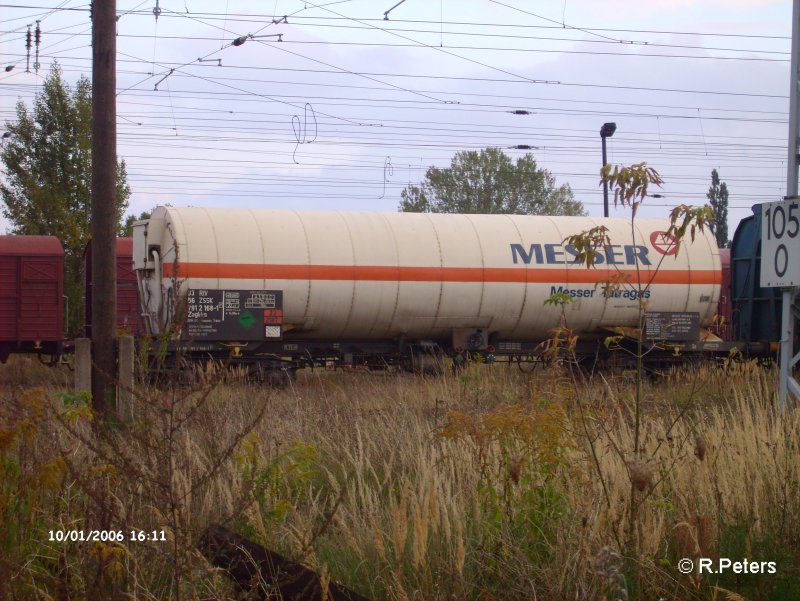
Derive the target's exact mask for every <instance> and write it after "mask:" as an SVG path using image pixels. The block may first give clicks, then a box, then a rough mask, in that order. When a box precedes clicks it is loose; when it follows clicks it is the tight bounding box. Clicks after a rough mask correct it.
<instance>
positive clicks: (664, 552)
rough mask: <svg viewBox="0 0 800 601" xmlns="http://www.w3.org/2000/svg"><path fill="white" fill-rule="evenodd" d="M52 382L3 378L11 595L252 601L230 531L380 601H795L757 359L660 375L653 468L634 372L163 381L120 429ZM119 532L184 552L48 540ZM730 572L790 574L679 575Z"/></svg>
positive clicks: (648, 419) (799, 426) (792, 470)
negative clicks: (205, 544)
mask: <svg viewBox="0 0 800 601" xmlns="http://www.w3.org/2000/svg"><path fill="white" fill-rule="evenodd" d="M9 369H10V370H17V371H15V372H13V373H11V372H9V371H8V370H9ZM32 369H33V367H32V366H27V367H25V368H20V367H19V366H14V365H11V366H7V367H6V368H5V369H4V370H3V371H0V379H2V380H3V381H4V383H5V384H6V385H5V386H4V389H3V392H2V393H1V394H2V399H0V403H2V406H3V410H2V411H1V412H0V419H2V421H0V430H1V431H2V432H0V440H2V441H3V444H2V446H0V453H1V455H0V456H1V457H2V465H3V466H4V468H3V469H4V472H3V482H4V487H5V489H4V493H3V494H4V497H3V503H2V504H0V517H2V519H3V520H4V522H3V523H0V534H3V533H11V534H13V537H12V538H13V539H14V541H15V542H14V543H13V544H6V545H5V547H2V549H3V553H4V555H5V558H4V559H2V561H0V570H1V571H2V574H0V577H2V579H3V580H4V581H5V582H6V583H10V584H6V585H3V586H5V587H6V588H5V589H2V596H4V597H5V598H14V595H16V596H17V598H27V596H29V595H28V593H30V591H34V590H35V591H37V592H39V593H41V594H43V593H45V592H46V593H47V594H49V595H53V596H55V595H56V591H57V589H58V587H59V586H62V587H63V586H64V582H65V581H68V582H69V586H70V587H72V590H74V591H76V596H80V595H78V594H77V593H80V592H82V594H84V595H89V594H91V591H93V590H97V589H96V588H93V587H97V586H105V587H106V590H108V591H113V592H114V594H115V595H116V596H118V597H119V598H130V597H131V596H136V597H137V598H177V597H179V596H180V597H183V598H189V599H194V598H198V599H199V598H219V599H222V598H233V593H232V591H231V589H230V587H229V586H228V585H227V583H225V581H224V579H222V578H221V577H219V576H218V575H217V574H215V573H214V572H213V570H210V569H209V567H208V566H207V565H206V564H205V563H204V562H203V561H202V559H201V558H199V556H198V555H197V554H196V553H195V552H194V551H193V546H192V545H193V541H195V540H196V537H197V536H198V535H199V533H201V532H202V530H203V529H204V528H205V527H206V526H207V525H208V524H210V523H212V522H215V521H220V520H224V521H226V522H227V523H228V524H231V525H233V526H234V527H235V528H237V529H238V530H239V531H241V532H242V533H244V534H245V535H247V536H250V537H251V538H254V539H256V540H258V541H260V542H262V543H264V544H267V545H268V546H270V547H272V548H275V549H276V550H279V551H282V552H284V553H286V554H288V555H290V556H292V557H296V558H300V559H302V560H303V561H304V562H306V563H307V564H309V565H311V566H313V567H315V568H317V569H319V570H321V571H323V570H324V571H325V572H326V573H328V574H330V576H331V577H332V578H334V579H336V580H339V581H341V582H343V583H345V584H346V585H347V586H349V587H351V588H354V589H356V590H358V591H359V592H361V593H363V594H365V595H367V596H370V597H373V598H375V599H408V598H417V599H454V598H455V599H478V598H481V599H490V598H497V599H519V598H531V599H532V598H536V599H566V598H569V599H615V598H619V599H625V598H627V599H651V598H664V599H693V598H698V599H713V598H725V595H726V594H727V593H724V592H721V589H724V590H729V591H735V592H738V593H739V594H741V595H742V596H743V597H744V598H753V599H773V598H774V599H781V598H782V599H791V598H796V597H792V596H791V595H793V594H795V593H794V592H793V589H792V588H791V586H792V583H793V582H794V581H795V579H796V578H797V575H798V570H799V569H800V560H798V557H799V556H800V494H798V493H800V490H799V489H800V417H798V415H797V413H796V412H795V413H792V414H788V415H776V414H775V412H774V410H773V407H774V406H775V398H774V394H775V393H774V390H775V373H774V371H772V370H763V369H761V368H758V367H757V366H755V365H753V364H749V363H745V364H737V365H733V366H731V367H730V368H728V369H727V370H724V369H722V368H718V367H704V366H700V367H693V368H687V369H685V370H682V371H680V372H676V373H674V374H672V375H671V376H669V377H668V378H665V379H662V380H660V381H657V382H648V383H646V385H645V390H644V399H645V402H644V411H645V420H644V428H643V434H642V448H643V449H644V452H643V453H642V454H641V455H640V456H639V457H633V456H631V450H632V449H633V437H634V433H633V429H632V425H631V424H632V409H631V407H632V400H631V394H632V393H631V383H630V382H631V379H630V377H628V376H627V375H626V374H618V375H615V376H610V375H606V376H605V377H600V376H596V377H595V378H594V379H592V380H591V381H589V382H585V381H583V380H582V379H581V378H579V377H577V376H573V374H571V372H570V371H569V370H568V369H566V368H558V367H553V368H550V369H548V370H540V371H536V372H534V373H533V374H524V373H521V372H520V371H519V370H517V369H516V368H515V367H513V368H507V367H506V366H501V365H494V366H479V365H475V366H471V367H470V368H469V369H468V370H467V371H466V372H464V373H462V374H460V375H459V376H453V375H446V376H442V377H438V378H432V379H421V378H417V377H412V376H406V375H384V374H368V373H362V372H352V373H329V372H308V373H302V374H301V375H300V378H299V380H298V382H297V384H296V385H295V386H294V387H292V388H291V389H289V390H286V391H282V392H278V393H270V392H269V391H266V390H264V389H259V388H256V387H253V386H250V385H247V384H244V383H236V382H228V383H226V384H225V385H223V386H218V387H216V388H215V389H213V390H212V391H211V392H210V393H209V394H208V395H207V398H206V397H204V396H203V395H204V393H203V392H202V391H198V392H195V393H189V392H187V391H185V390H177V391H170V390H155V389H153V390H149V391H148V392H147V394H146V395H145V396H143V398H141V399H140V400H139V402H138V405H137V409H136V412H137V413H136V415H137V420H136V422H135V423H134V424H133V425H132V426H131V427H128V428H127V429H122V430H117V431H114V433H113V436H111V435H103V436H100V435H98V434H97V432H95V430H94V429H93V428H92V426H91V424H90V423H89V422H88V421H87V420H86V419H85V418H84V417H82V416H83V413H81V412H80V410H79V409H78V407H79V403H78V404H77V405H76V404H70V403H69V402H68V403H67V404H66V405H65V403H64V400H63V398H62V397H60V396H59V394H58V391H57V386H56V385H57V384H58V383H57V382H53V384H52V385H50V386H48V388H47V389H33V388H31V384H32V383H33V382H36V381H37V377H38V378H39V380H41V377H39V376H30V374H29V373H28V370H32ZM37 373H38V372H37ZM48 377H49V376H48ZM15 381H16V382H18V384H14V382H15ZM67 400H68V401H69V400H70V398H69V397H67ZM9 408H13V411H11V410H9ZM262 409H263V415H260V414H259V412H260V411H261V410H262ZM59 461H61V462H62V463H59ZM48 466H49V467H48ZM54 466H55V467H54ZM48 470H49V471H48ZM53 472H55V475H54V474H53ZM47 474H50V479H49V480H48V478H47ZM632 481H633V482H634V485H635V486H634V488H635V490H636V492H635V499H634V502H635V503H636V504H637V507H638V513H637V515H638V517H637V520H636V521H637V527H636V528H635V531H630V528H629V526H628V516H629V512H630V503H631V489H632V487H631V482H632ZM104 491H105V493H108V494H107V495H106V496H104ZM23 497H25V498H24V501H25V502H24V503H22V500H23ZM20 517H22V518H23V519H22V522H23V525H22V526H19V527H14V526H11V525H10V520H12V519H17V520H18V521H19V518H20ZM104 520H105V522H104ZM101 523H107V524H109V525H110V526H111V527H113V528H115V529H116V528H124V529H126V530H129V529H131V528H141V529H154V528H155V529H159V530H160V529H164V530H165V531H166V532H167V538H168V539H169V540H168V542H167V543H160V544H155V543H133V542H126V543H124V544H122V545H116V546H114V545H109V549H111V550H113V548H119V549H121V551H119V555H118V556H114V555H113V553H112V555H111V556H110V558H109V557H104V558H103V557H100V558H99V557H98V551H96V550H95V551H92V548H91V547H90V546H89V545H80V544H72V545H70V546H69V547H65V546H64V545H58V544H55V543H47V542H46V541H45V538H46V533H47V531H49V530H51V529H55V528H56V527H63V528H67V527H70V528H77V529H81V528H82V529H87V528H88V527H91V525H93V524H101ZM15 528H16V529H15ZM9 540H10V539H9ZM175 541H177V543H175ZM65 548H68V549H69V553H68V554H66V553H64V549H65ZM105 552H106V554H107V555H108V554H109V553H111V551H109V550H106V551H105ZM718 556H723V557H731V558H732V559H734V560H742V559H744V558H745V557H747V558H748V559H753V560H758V561H777V562H778V574H775V575H758V576H746V577H742V576H736V575H733V574H730V575H723V576H722V577H719V578H717V577H710V576H707V575H704V576H697V575H689V576H684V575H681V574H680V573H679V572H678V571H677V569H676V564H677V560H678V559H679V558H681V557H690V558H695V559H696V558H698V557H718ZM115 562H116V563H115ZM114 570H116V571H114ZM65 572H67V573H68V575H67V576H65ZM98 573H100V574H102V577H98ZM98 579H99V580H98ZM176 580H177V581H178V584H177V585H176ZM98 582H99V584H98ZM714 587H717V588H716V589H715V588H714ZM125 595H127V596H125ZM109 598H110V597H109Z"/></svg>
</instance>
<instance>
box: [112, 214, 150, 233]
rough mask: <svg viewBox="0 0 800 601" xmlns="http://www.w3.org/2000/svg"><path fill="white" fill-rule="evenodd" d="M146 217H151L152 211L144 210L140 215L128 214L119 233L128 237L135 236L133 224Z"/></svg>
mask: <svg viewBox="0 0 800 601" xmlns="http://www.w3.org/2000/svg"><path fill="white" fill-rule="evenodd" d="M145 219H150V211H142V212H141V213H139V216H138V217H137V216H136V215H128V216H127V217H126V218H125V223H123V224H121V225H120V228H119V232H118V234H119V235H120V236H127V237H130V236H133V224H134V223H136V222H137V221H144V220H145Z"/></svg>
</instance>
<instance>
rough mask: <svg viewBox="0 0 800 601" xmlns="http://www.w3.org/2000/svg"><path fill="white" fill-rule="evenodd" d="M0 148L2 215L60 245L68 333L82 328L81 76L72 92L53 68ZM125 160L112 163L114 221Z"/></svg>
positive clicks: (88, 110) (123, 188) (120, 209)
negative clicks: (114, 183) (62, 256)
mask: <svg viewBox="0 0 800 601" xmlns="http://www.w3.org/2000/svg"><path fill="white" fill-rule="evenodd" d="M16 111H17V119H16V122H15V123H12V122H9V121H7V122H6V123H5V127H6V130H7V131H8V132H9V134H11V135H10V136H9V137H8V138H7V139H6V143H5V146H4V147H3V150H2V154H0V158H2V161H3V164H4V165H5V178H4V181H2V182H0V194H2V199H3V204H4V206H3V216H4V217H6V218H7V219H8V220H9V221H10V222H11V224H12V232H13V233H15V234H27V235H48V236H57V237H58V238H59V239H60V240H61V243H62V244H63V245H64V255H65V257H64V264H65V280H64V291H65V293H66V295H67V298H68V303H69V311H68V315H67V327H68V331H69V334H70V335H74V334H76V333H77V332H78V331H79V329H80V325H81V321H80V320H81V314H82V311H81V304H82V297H83V281H82V280H83V278H82V277H81V275H82V270H83V251H84V248H85V247H86V243H87V241H88V240H89V235H90V229H89V219H90V212H91V182H92V163H91V151H92V90H91V84H90V82H89V80H88V79H87V78H86V77H83V76H82V77H81V78H80V79H79V80H78V82H77V84H76V85H75V89H74V90H73V89H71V88H70V86H69V85H68V84H66V83H65V82H64V80H63V79H62V74H61V69H60V68H59V67H58V65H54V66H53V68H52V69H51V70H50V73H49V74H48V75H47V78H46V79H45V80H44V83H43V84H42V91H41V92H40V93H38V94H37V95H36V98H35V99H34V102H33V109H32V110H31V109H29V108H28V107H27V106H26V105H25V103H24V102H22V101H21V100H20V101H19V102H18V103H17V107H16ZM130 193H131V191H130V187H129V186H128V184H127V175H126V171H125V161H119V162H118V163H117V198H116V203H117V218H118V219H121V218H122V215H123V213H124V212H125V209H126V207H127V204H128V202H127V201H128V197H129V196H130Z"/></svg>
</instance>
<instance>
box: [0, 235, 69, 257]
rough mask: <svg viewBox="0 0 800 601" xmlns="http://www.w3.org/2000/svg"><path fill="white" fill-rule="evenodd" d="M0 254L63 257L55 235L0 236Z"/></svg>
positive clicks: (59, 243) (62, 250) (62, 251)
mask: <svg viewBox="0 0 800 601" xmlns="http://www.w3.org/2000/svg"><path fill="white" fill-rule="evenodd" d="M0 255H3V256H7V257H9V256H14V257H16V256H24V257H30V256H48V257H53V256H56V257H63V256H64V248H63V247H62V246H61V242H60V241H59V239H58V238H56V237H55V236H0Z"/></svg>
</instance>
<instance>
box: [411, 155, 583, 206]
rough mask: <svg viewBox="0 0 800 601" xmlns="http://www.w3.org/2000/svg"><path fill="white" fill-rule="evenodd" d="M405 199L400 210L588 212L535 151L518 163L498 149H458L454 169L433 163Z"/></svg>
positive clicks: (454, 159) (451, 165)
mask: <svg viewBox="0 0 800 601" xmlns="http://www.w3.org/2000/svg"><path fill="white" fill-rule="evenodd" d="M401 197H402V202H401V203H400V207H399V209H400V210H401V211H405V212H410V213H426V212H430V213H481V214H487V213H502V214H515V215H584V214H585V212H584V210H583V205H582V204H581V203H580V202H579V201H577V200H575V199H574V197H573V195H572V190H571V189H570V187H569V184H563V185H561V186H559V187H556V184H555V178H554V177H553V176H552V175H551V173H550V172H549V171H548V170H547V169H542V168H540V167H539V166H538V165H537V164H536V159H535V158H534V157H533V155H532V154H526V155H525V156H523V157H521V158H519V159H517V162H516V163H514V162H513V161H512V160H511V158H510V157H509V156H508V155H506V154H505V153H504V152H503V151H502V150H500V149H498V148H487V149H485V150H481V151H480V152H475V151H462V152H458V153H456V155H455V156H454V157H453V159H452V160H451V162H450V167H448V168H445V169H439V168H437V167H430V168H429V169H428V171H427V172H426V173H425V181H424V182H422V183H421V184H420V185H419V186H408V187H407V188H406V189H405V190H403V191H402V192H401Z"/></svg>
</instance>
